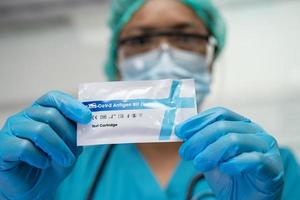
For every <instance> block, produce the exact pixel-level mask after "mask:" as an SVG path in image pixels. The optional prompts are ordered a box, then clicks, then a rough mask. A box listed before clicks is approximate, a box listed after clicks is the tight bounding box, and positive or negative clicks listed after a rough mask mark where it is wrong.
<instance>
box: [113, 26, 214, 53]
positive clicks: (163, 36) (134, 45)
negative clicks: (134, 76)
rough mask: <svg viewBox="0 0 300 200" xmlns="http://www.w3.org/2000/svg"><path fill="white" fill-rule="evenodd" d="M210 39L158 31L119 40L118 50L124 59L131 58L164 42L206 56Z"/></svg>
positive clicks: (178, 32)
mask: <svg viewBox="0 0 300 200" xmlns="http://www.w3.org/2000/svg"><path fill="white" fill-rule="evenodd" d="M209 39H210V36H209V35H203V34H199V33H186V32H182V31H159V32H157V31H156V32H149V33H145V34H141V35H136V36H129V37H125V38H122V39H120V40H119V43H118V49H119V50H120V51H121V52H122V56H123V57H130V56H134V55H137V54H140V53H144V52H147V51H150V50H152V49H155V48H158V47H159V46H160V45H161V43H162V42H166V43H168V44H169V45H171V46H173V47H175V48H179V49H182V50H188V51H193V52H196V53H200V54H204V55H205V54H206V51H207V45H208V44H209Z"/></svg>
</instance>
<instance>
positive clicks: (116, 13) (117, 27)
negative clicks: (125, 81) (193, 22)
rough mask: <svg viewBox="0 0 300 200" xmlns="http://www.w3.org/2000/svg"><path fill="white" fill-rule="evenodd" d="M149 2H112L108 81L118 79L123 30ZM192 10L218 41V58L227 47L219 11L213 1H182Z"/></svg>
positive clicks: (107, 64)
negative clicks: (118, 46) (119, 44)
mask: <svg viewBox="0 0 300 200" xmlns="http://www.w3.org/2000/svg"><path fill="white" fill-rule="evenodd" d="M146 1H147V0H112V3H111V15H110V20H109V26H110V29H111V32H112V35H111V40H110V48H109V52H108V59H107V63H106V65H105V73H106V75H107V78H108V80H116V78H117V71H118V70H117V44H118V40H119V34H120V32H121V30H122V28H123V27H124V26H125V25H126V24H127V23H128V22H129V21H130V19H131V17H132V16H133V14H134V13H135V12H136V11H138V10H139V9H140V8H141V6H142V5H143V4H144V3H145V2H146ZM180 1H181V2H182V3H184V4H185V5H187V6H189V7H190V8H192V9H193V10H194V11H195V13H196V14H197V15H198V16H199V17H200V18H201V20H202V21H203V22H204V24H205V25H206V27H207V29H208V30H209V32H210V33H211V34H212V35H213V36H214V38H215V39H216V41H217V47H216V55H217V56H218V55H219V54H220V53H221V51H222V49H223V48H224V45H225V39H226V25H225V22H224V20H223V18H222V16H221V15H220V13H219V11H218V9H217V8H216V7H215V5H214V4H213V3H212V1H211V0H180Z"/></svg>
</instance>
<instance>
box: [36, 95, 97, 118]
mask: <svg viewBox="0 0 300 200" xmlns="http://www.w3.org/2000/svg"><path fill="white" fill-rule="evenodd" d="M35 103H36V104H39V105H41V106H46V107H54V108H56V109H58V110H59V111H60V112H61V113H62V114H63V115H64V116H66V117H67V118H69V119H71V120H73V121H75V122H78V123H81V124H87V123H89V122H90V121H91V119H92V113H91V111H90V110H89V109H88V108H87V107H86V106H84V105H83V104H82V103H81V102H79V101H78V100H77V99H75V98H74V97H72V96H70V95H68V94H65V93H63V92H59V91H52V92H49V93H47V94H46V95H44V96H42V97H41V98H39V99H38V100H37V101H36V102H35Z"/></svg>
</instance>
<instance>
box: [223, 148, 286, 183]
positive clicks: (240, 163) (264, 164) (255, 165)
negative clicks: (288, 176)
mask: <svg viewBox="0 0 300 200" xmlns="http://www.w3.org/2000/svg"><path fill="white" fill-rule="evenodd" d="M220 170H221V171H222V172H224V173H226V174H228V175H237V174H240V173H242V172H251V176H255V178H257V179H258V180H261V181H264V182H265V181H268V180H274V179H277V178H283V166H282V162H281V157H280V154H279V152H278V153H261V152H249V153H243V154H241V155H238V156H236V157H234V158H232V159H230V160H228V161H226V162H224V163H222V164H221V165H220Z"/></svg>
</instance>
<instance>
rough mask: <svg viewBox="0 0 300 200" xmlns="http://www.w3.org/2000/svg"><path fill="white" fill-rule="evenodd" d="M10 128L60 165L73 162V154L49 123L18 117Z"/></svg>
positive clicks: (64, 165)
mask: <svg viewBox="0 0 300 200" xmlns="http://www.w3.org/2000/svg"><path fill="white" fill-rule="evenodd" d="M11 130H12V134H13V135H15V136H17V137H20V138H25V139H28V140H30V141H31V142H32V143H33V144H35V145H36V146H37V147H39V148H40V149H41V150H43V151H44V152H45V153H47V154H48V155H49V156H50V157H51V158H52V159H53V160H54V161H55V162H57V163H58V164H60V165H61V166H63V167H68V166H71V165H72V164H73V163H74V161H75V156H74V154H73V153H72V151H71V150H70V149H69V147H68V146H67V145H66V144H65V143H64V141H63V140H62V139H61V138H60V137H59V136H58V135H57V134H56V133H55V132H54V130H53V129H52V128H51V127H50V126H49V125H47V124H44V123H41V122H37V121H34V120H32V119H26V118H21V117H20V118H19V119H16V121H15V123H13V124H11Z"/></svg>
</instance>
